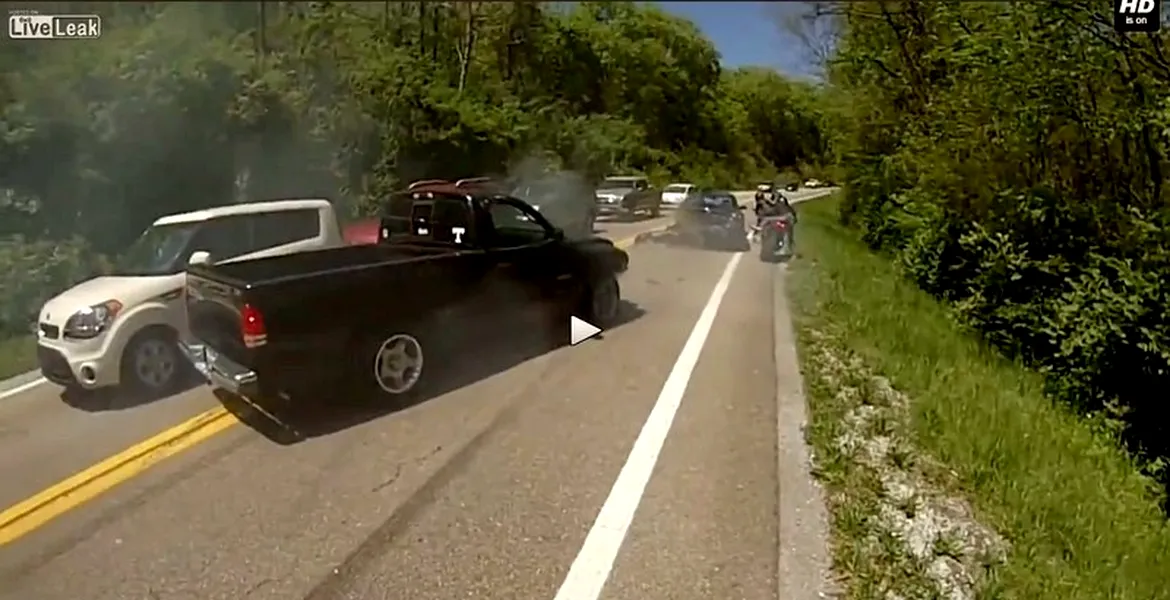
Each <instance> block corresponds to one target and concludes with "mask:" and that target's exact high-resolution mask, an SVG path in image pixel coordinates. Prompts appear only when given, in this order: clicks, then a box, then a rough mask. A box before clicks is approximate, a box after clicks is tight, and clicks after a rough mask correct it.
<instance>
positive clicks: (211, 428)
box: [0, 227, 659, 546]
mask: <svg viewBox="0 0 1170 600" xmlns="http://www.w3.org/2000/svg"><path fill="white" fill-rule="evenodd" d="M657 229H659V228H658V227H655V228H652V229H650V230H647V231H645V232H642V233H649V232H652V231H656V230H657ZM637 238H638V235H632V236H629V237H626V238H623V239H621V240H619V241H617V242H614V246H616V247H618V248H621V249H623V250H625V249H629V248H630V247H631V246H633V245H634V243H635V242H636V241H637ZM236 423H239V420H237V419H236V418H235V416H233V415H232V414H231V413H229V412H228V411H227V410H226V409H225V408H223V407H222V406H217V407H215V408H212V409H210V410H208V411H206V412H204V413H202V414H199V415H197V416H195V417H193V418H191V419H188V420H187V421H184V422H182V423H180V424H178V425H175V426H174V427H171V428H169V429H167V430H165V431H163V432H161V433H159V434H157V435H155V436H153V437H151V438H149V439H147V440H144V441H142V442H139V443H137V444H135V445H133V446H131V447H129V448H127V449H125V450H123V451H121V452H119V453H117V454H115V455H113V456H111V457H109V458H107V459H105V460H103V461H101V462H99V463H97V464H95V465H93V466H92V467H89V468H86V469H84V470H82V471H80V472H78V473H77V474H75V475H73V476H71V477H69V478H67V479H65V480H63V481H61V482H60V483H57V484H54V485H52V486H50V487H49V488H47V489H45V490H43V491H41V492H39V493H37V494H35V495H33V496H32V497H30V498H28V499H26V500H23V501H21V502H19V503H17V504H15V505H13V506H10V507H8V508H7V509H5V510H4V511H3V512H0V546H4V545H6V544H9V543H11V542H13V541H16V540H17V539H19V538H21V537H23V536H25V535H27V534H29V533H31V532H33V531H34V530H36V529H39V528H40V527H43V526H44V525H45V524H47V523H49V522H50V521H52V520H53V519H55V518H57V517H59V516H61V515H63V514H65V513H66V512H68V511H70V510H73V509H74V508H77V507H78V506H81V505H82V504H85V503H86V502H89V501H90V500H93V499H95V498H97V497H98V496H100V495H101V494H103V493H105V492H107V491H109V490H111V489H113V488H114V487H116V486H118V485H119V484H121V483H124V482H126V481H129V480H130V479H132V478H134V477H135V476H136V475H138V474H140V473H142V472H144V471H146V470H147V469H149V468H150V467H152V466H154V465H156V464H158V463H160V462H162V461H164V460H166V459H167V458H170V457H171V456H174V455H176V454H178V453H180V452H182V451H184V450H186V449H188V448H191V447H193V446H196V445H198V444H199V443H201V442H203V441H206V440H208V439H210V438H211V437H213V436H214V435H215V434H217V433H220V432H222V431H226V430H227V429H228V428H230V427H231V426H232V425H235V424H236Z"/></svg>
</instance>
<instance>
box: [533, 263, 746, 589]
mask: <svg viewBox="0 0 1170 600" xmlns="http://www.w3.org/2000/svg"><path fill="white" fill-rule="evenodd" d="M742 257H743V253H742V252H739V253H736V254H735V255H734V256H732V257H731V260H729V261H728V263H727V267H726V268H725V269H724V270H723V276H722V277H720V278H719V281H718V282H717V283H716V284H715V289H714V290H712V291H711V297H710V298H709V299H708V300H707V305H706V306H705V307H704V308H703V312H702V313H700V314H699V319H698V320H697V321H695V327H694V328H693V329H691V334H690V337H688V338H687V341H686V344H684V345H683V349H682V351H681V352H679V355H678V359H677V360H676V361H675V363H674V367H673V368H672V369H671V370H670V375H668V376H667V377H666V383H664V384H663V386H662V391H661V392H660V393H659V394H658V400H657V401H656V402H655V403H654V408H653V409H651V411H650V415H649V416H648V417H647V418H646V423H645V424H643V425H642V431H641V433H639V434H638V439H637V440H635V441H634V447H633V448H632V449H631V450H630V455H629V457H627V458H626V463H625V465H623V466H622V470H621V473H619V474H618V477H617V480H616V481H614V484H613V488H612V489H610V491H609V496H608V497H607V498H606V499H605V503H604V504H602V506H601V510H600V511H599V512H598V513H597V519H596V520H595V521H594V522H593V526H592V527H591V528H590V529H589V533H588V535H586V536H585V543H584V544H582V546H581V551H580V552H578V553H577V558H576V559H574V560H573V564H572V566H570V567H569V573H568V575H567V576H566V577H565V581H564V582H563V583H562V584H561V587H560V589H559V590H557V595H556V598H555V600H597V598H599V597H600V596H601V591H602V589H603V588H604V587H605V582H606V580H607V579H609V573H610V571H611V570H612V569H613V563H614V560H616V559H617V555H618V551H619V550H620V549H621V546H622V542H623V541H624V540H625V537H626V532H627V531H629V528H630V523H632V522H633V520H634V513H635V512H636V511H637V509H638V504H639V503H641V501H642V494H643V493H645V491H646V484H647V483H649V482H650V475H651V474H652V473H653V472H654V465H655V464H657V463H658V455H659V453H660V452H661V451H662V445H663V444H664V443H665V442H666V436H667V434H668V433H669V432H670V426H671V424H673V423H674V417H675V415H676V414H677V413H678V409H679V406H680V405H681V404H682V399H683V395H684V394H685V393H686V391H687V385H688V384H689V383H690V379H691V373H692V372H693V371H694V370H695V365H696V364H697V363H698V361H699V355H700V354H701V353H702V351H703V345H704V344H706V343H707V335H708V334H710V333H711V326H712V325H713V324H714V323H715V316H716V315H717V314H718V313H719V305H720V304H721V303H722V302H723V296H724V295H725V294H726V293H727V288H728V287H730V285H731V278H732V276H733V275H734V274H735V267H736V266H737V265H738V264H739V260H740V258H742Z"/></svg>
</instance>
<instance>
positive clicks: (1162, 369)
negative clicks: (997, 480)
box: [830, 0, 1170, 456]
mask: <svg viewBox="0 0 1170 600" xmlns="http://www.w3.org/2000/svg"><path fill="white" fill-rule="evenodd" d="M836 10H837V11H838V12H839V14H838V15H837V18H838V19H839V21H840V24H841V30H840V34H841V37H840V39H839V42H838V48H837V53H836V56H835V58H834V61H833V64H832V66H831V68H830V79H831V81H832V84H833V86H834V88H835V89H836V90H837V92H839V101H840V103H841V105H842V106H841V107H840V108H841V110H840V111H839V114H838V117H840V125H841V128H840V129H839V130H838V131H837V133H838V136H839V137H838V138H837V139H836V140H835V152H836V153H837V154H838V155H839V157H840V160H841V164H842V166H843V167H844V168H845V169H846V170H847V173H848V174H847V182H848V197H847V202H846V203H845V205H844V206H843V207H842V215H841V216H842V218H843V219H845V220H846V221H847V222H851V223H854V224H856V225H857V226H859V227H860V228H862V230H863V232H864V236H865V239H866V240H867V241H868V242H869V243H870V244H871V245H872V246H874V247H877V248H882V249H886V250H889V251H891V252H893V253H895V254H896V255H897V256H898V258H899V259H900V262H901V263H902V265H903V266H904V267H905V270H906V271H907V272H908V273H909V275H911V276H912V277H913V279H914V280H916V281H917V282H918V283H919V284H920V285H921V286H922V287H923V288H925V289H926V290H928V291H930V292H931V293H933V294H935V295H937V296H938V297H941V298H943V299H946V300H947V301H949V302H951V303H953V305H954V306H955V307H956V309H957V310H956V314H957V315H959V317H960V318H961V319H962V320H963V321H964V322H965V323H967V324H970V325H972V326H973V327H975V328H976V329H978V330H979V331H980V332H982V333H983V334H984V336H985V337H986V338H987V339H988V340H990V342H992V343H993V344H995V345H996V346H997V347H999V348H1001V349H1003V350H1004V351H1006V352H1007V353H1008V354H1010V355H1012V356H1015V357H1018V358H1019V359H1020V360H1022V361H1023V362H1025V363H1027V364H1030V365H1032V366H1035V367H1037V368H1038V369H1039V370H1041V371H1042V372H1043V373H1045V374H1046V375H1048V381H1049V386H1050V392H1052V393H1053V394H1055V395H1056V396H1057V397H1060V398H1062V399H1064V400H1067V401H1069V402H1070V403H1072V404H1073V405H1075V406H1077V407H1078V408H1081V409H1084V410H1088V411H1108V412H1111V413H1114V414H1116V412H1126V413H1127V415H1126V416H1125V419H1126V420H1127V421H1128V422H1129V423H1130V424H1131V425H1132V426H1133V427H1130V428H1129V430H1128V433H1129V434H1133V435H1131V436H1130V439H1131V441H1134V442H1135V443H1137V444H1138V445H1139V446H1142V447H1143V450H1145V451H1146V452H1149V453H1150V455H1151V456H1161V455H1163V454H1164V453H1165V451H1166V449H1167V447H1168V443H1170V435H1167V432H1166V429H1165V427H1166V424H1167V423H1168V421H1167V420H1166V417H1165V416H1164V407H1165V406H1166V398H1165V397H1164V396H1161V394H1160V393H1159V392H1160V391H1162V390H1165V389H1166V386H1167V385H1168V384H1170V312H1167V307H1168V306H1170V302H1168V301H1170V268H1168V267H1170V228H1168V227H1167V224H1168V222H1170V207H1168V206H1167V195H1166V185H1165V181H1166V175H1165V174H1166V172H1167V168H1168V166H1170V164H1168V163H1167V149H1168V138H1167V133H1168V130H1167V125H1168V124H1170V112H1168V111H1167V101H1168V100H1170V57H1168V56H1167V53H1166V49H1165V47H1164V44H1165V35H1164V34H1153V35H1146V34H1140V35H1139V34H1134V35H1128V36H1127V35H1121V34H1118V33H1116V32H1115V31H1114V30H1113V25H1112V15H1111V13H1110V12H1109V11H1110V5H1109V3H1107V2H1106V3H1101V2H1087V1H1080V0H1078V1H1069V0H1061V1H1059V2H1016V3H991V2H987V3H978V2H977V3H965V2H962V3H961V2H920V1H908V2H882V3H849V4H842V5H839V6H837V7H836Z"/></svg>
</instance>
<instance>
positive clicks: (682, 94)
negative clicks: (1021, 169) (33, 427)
mask: <svg viewBox="0 0 1170 600" xmlns="http://www.w3.org/2000/svg"><path fill="white" fill-rule="evenodd" d="M51 4H52V5H53V6H52V7H51V8H53V9H54V10H56V11H61V10H64V9H66V8H75V9H78V11H80V9H82V8H83V9H84V12H94V13H99V14H102V15H103V16H104V17H105V21H104V34H103V37H102V38H101V39H99V40H96V41H91V42H75V43H35V42H33V43H12V44H6V45H4V47H3V48H0V66H2V67H3V79H2V82H0V106H2V107H3V108H2V109H3V111H4V113H3V130H2V131H0V331H9V332H12V331H26V330H27V329H26V328H27V326H28V320H29V318H30V316H31V315H32V314H33V313H34V311H35V310H37V308H38V307H39V305H40V303H41V301H43V300H44V299H45V297H46V296H47V295H50V294H52V293H55V292H57V291H60V290H61V289H62V288H64V287H66V286H67V285H68V284H69V283H71V282H73V281H76V280H77V279H78V278H79V277H83V276H84V275H86V274H88V273H91V272H94V271H95V270H96V269H98V268H100V264H98V263H100V260H99V259H97V258H95V257H100V256H108V255H111V254H116V253H118V252H119V251H120V250H121V249H123V248H124V247H125V246H126V245H127V244H128V243H129V242H130V241H131V240H133V238H134V237H135V236H136V235H137V234H138V233H139V232H140V231H141V230H142V229H143V228H144V227H145V226H146V225H147V224H149V223H150V222H151V221H152V220H153V219H155V218H156V217H158V216H160V215H163V214H167V213H172V212H177V211H183V210H189V209H194V208H198V207H204V206H209V205H217V204H224V203H228V202H233V201H239V200H242V199H256V198H272V197H279V196H290V195H298V196H305V195H317V194H328V195H329V196H330V197H334V198H337V199H338V200H339V201H340V203H341V204H342V205H344V207H345V209H346V213H347V214H349V215H353V214H357V213H359V212H369V211H370V210H372V208H373V207H374V206H376V205H377V202H378V199H379V198H381V197H383V196H384V195H385V194H386V192H388V191H389V190H391V189H394V188H396V187H397V186H400V185H402V184H403V183H405V182H408V181H410V180H414V179H420V178H431V177H441V178H458V177H466V176H471V175H478V174H487V173H503V172H508V171H510V170H513V169H516V168H520V167H526V166H529V165H540V166H542V167H543V166H546V165H547V166H551V167H561V168H571V169H574V170H577V171H580V172H583V173H587V174H589V175H590V176H593V177H596V176H599V175H602V174H604V173H606V172H608V171H617V170H637V171H642V172H644V173H646V174H648V175H650V176H651V177H652V178H654V179H655V180H657V181H658V182H659V183H664V182H665V180H667V179H682V180H691V181H695V182H697V183H704V184H712V185H723V186H729V185H733V184H737V183H739V182H740V181H741V180H745V179H751V178H756V177H771V176H775V175H776V173H777V171H778V170H799V169H804V170H806V171H808V170H813V169H815V168H816V167H817V165H818V164H819V162H820V159H821V157H822V156H823V154H824V146H825V143H824V141H823V139H824V136H822V135H821V134H820V132H819V127H820V122H819V117H818V116H817V115H816V114H815V111H813V110H812V109H813V107H814V103H813V101H812V99H813V96H814V93H815V92H814V90H813V89H812V88H811V87H809V86H808V85H806V84H799V83H794V82H790V81H786V80H785V79H783V78H781V77H780V76H779V75H777V74H775V73H773V72H766V71H754V70H746V71H724V70H723V69H721V67H720V64H719V57H718V54H717V53H716V51H715V49H714V47H713V46H712V44H711V43H710V41H708V40H707V39H705V38H704V37H703V36H702V35H700V33H699V32H698V30H697V28H696V27H695V26H694V24H692V23H690V22H687V21H685V20H682V19H679V18H677V17H673V16H669V15H667V14H665V13H663V12H662V11H660V10H658V9H656V8H653V7H648V6H642V5H635V4H634V3H612V2H607V3H580V4H575V5H572V6H565V5H564V4H562V3H515V4H513V3H486V2H461V3H441V2H368V3H335V2H307V3H291V2H288V3H286V2H240V3H191V4H187V3H106V2H97V3H85V4H84V5H81V4H80V3H78V6H76V7H68V6H63V5H68V4H70V3H62V2H56V3H51ZM22 6H27V5H22ZM78 11H75V12H78ZM810 174H811V173H810Z"/></svg>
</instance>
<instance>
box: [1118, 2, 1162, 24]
mask: <svg viewBox="0 0 1170 600" xmlns="http://www.w3.org/2000/svg"><path fill="white" fill-rule="evenodd" d="M1161 26H1162V0H1113V27H1114V28H1115V29H1117V31H1120V32H1133V31H1147V32H1155V31H1158V29H1159V28H1161Z"/></svg>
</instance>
